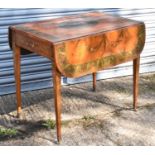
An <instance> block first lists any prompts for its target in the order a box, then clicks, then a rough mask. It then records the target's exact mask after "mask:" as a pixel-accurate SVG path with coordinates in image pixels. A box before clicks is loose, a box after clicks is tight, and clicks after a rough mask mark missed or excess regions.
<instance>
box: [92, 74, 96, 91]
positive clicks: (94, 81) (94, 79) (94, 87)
mask: <svg viewBox="0 0 155 155" xmlns="http://www.w3.org/2000/svg"><path fill="white" fill-rule="evenodd" d="M92 75H93V91H95V90H96V73H93V74H92Z"/></svg>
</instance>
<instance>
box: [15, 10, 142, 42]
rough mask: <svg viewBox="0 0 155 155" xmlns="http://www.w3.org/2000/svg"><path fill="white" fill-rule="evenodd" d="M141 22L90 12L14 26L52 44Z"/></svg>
mask: <svg viewBox="0 0 155 155" xmlns="http://www.w3.org/2000/svg"><path fill="white" fill-rule="evenodd" d="M138 23H141V22H138V21H134V20H130V19H126V18H123V17H119V16H116V15H109V14H105V13H101V12H89V13H83V14H78V15H70V16H66V17H61V18H55V19H50V20H44V21H39V22H32V23H26V24H20V25H16V26H14V28H15V29H16V30H21V31H24V32H26V33H30V34H31V35H34V36H36V37H38V38H42V39H45V40H48V41H50V42H52V43H57V42H62V41H66V40H72V39H74V38H81V37H85V36H88V35H94V34H98V33H104V32H107V31H112V30H116V29H121V28H123V27H128V26H131V25H135V24H138Z"/></svg>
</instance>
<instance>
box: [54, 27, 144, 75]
mask: <svg viewBox="0 0 155 155" xmlns="http://www.w3.org/2000/svg"><path fill="white" fill-rule="evenodd" d="M144 43H145V25H144V24H139V25H133V26H130V27H126V28H123V29H118V30H113V31H109V32H105V33H103V34H97V35H92V36H87V37H84V38H81V39H75V40H70V41H66V42H64V43H61V44H58V45H57V46H56V49H55V50H56V54H55V55H56V63H57V66H58V69H59V70H60V71H61V72H62V74H64V75H65V76H67V77H79V76H82V75H86V74H89V73H92V72H96V71H99V70H103V69H106V68H108V67H111V66H115V65H117V64H120V63H124V62H126V61H129V60H132V59H134V58H136V57H137V56H138V55H139V54H140V53H141V51H142V49H143V46H144Z"/></svg>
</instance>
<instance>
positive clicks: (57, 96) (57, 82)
mask: <svg viewBox="0 0 155 155" xmlns="http://www.w3.org/2000/svg"><path fill="white" fill-rule="evenodd" d="M53 86H54V100H55V115H56V128H57V140H58V143H60V141H61V74H60V72H59V71H58V70H57V68H56V66H55V65H54V64H53Z"/></svg>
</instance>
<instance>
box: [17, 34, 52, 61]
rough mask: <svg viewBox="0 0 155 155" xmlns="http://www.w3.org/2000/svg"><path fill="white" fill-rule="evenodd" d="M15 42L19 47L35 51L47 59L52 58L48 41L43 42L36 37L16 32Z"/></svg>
mask: <svg viewBox="0 0 155 155" xmlns="http://www.w3.org/2000/svg"><path fill="white" fill-rule="evenodd" d="M15 42H16V44H17V45H18V46H19V47H22V48H24V49H26V50H29V51H31V52H34V53H37V54H39V55H42V56H44V57H47V58H49V59H53V49H52V46H51V44H50V43H48V42H44V41H42V40H40V39H38V38H36V37H33V36H29V35H27V34H25V33H23V34H21V33H18V32H16V34H15Z"/></svg>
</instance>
